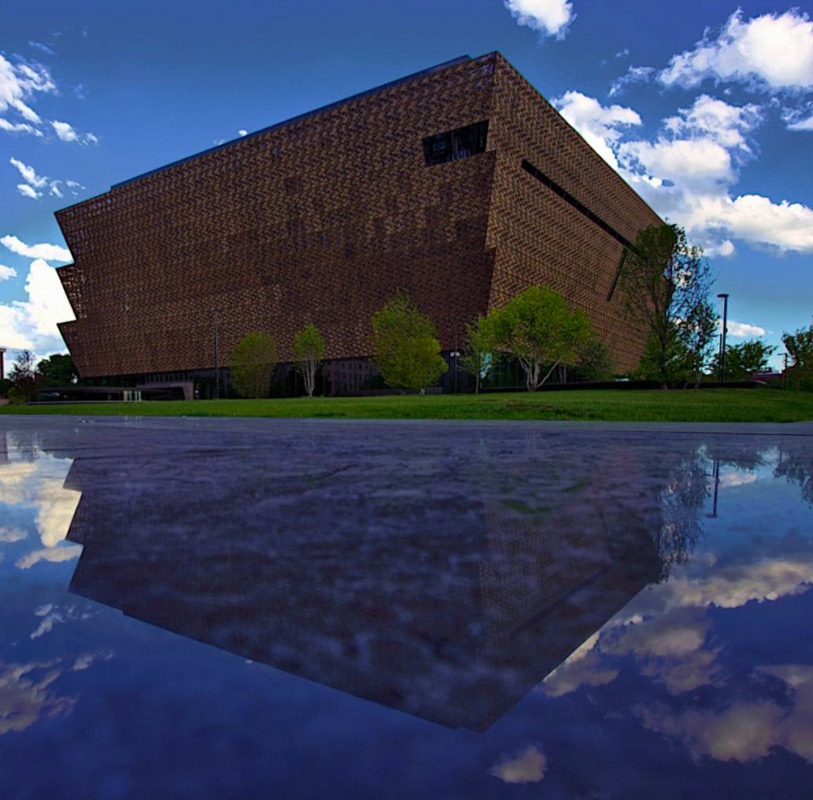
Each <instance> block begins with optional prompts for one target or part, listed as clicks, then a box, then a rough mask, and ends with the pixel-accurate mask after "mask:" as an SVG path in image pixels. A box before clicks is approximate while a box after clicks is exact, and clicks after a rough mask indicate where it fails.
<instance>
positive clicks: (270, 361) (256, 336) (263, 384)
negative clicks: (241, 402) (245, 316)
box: [229, 333, 277, 397]
mask: <svg viewBox="0 0 813 800" xmlns="http://www.w3.org/2000/svg"><path fill="white" fill-rule="evenodd" d="M276 365H277V345H276V343H275V342H274V340H273V339H272V338H271V337H270V336H269V335H268V334H267V333H249V334H248V335H247V336H244V337H243V338H242V339H241V340H240V343H239V344H238V345H237V347H235V348H234V353H233V355H232V358H231V364H230V365H229V366H230V368H231V376H232V386H233V387H234V391H235V392H237V394H239V395H240V396H241V397H268V395H269V394H270V391H271V376H272V375H273V374H274V368H275V367H276Z"/></svg>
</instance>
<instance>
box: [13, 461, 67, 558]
mask: <svg viewBox="0 0 813 800" xmlns="http://www.w3.org/2000/svg"><path fill="white" fill-rule="evenodd" d="M23 456H24V457H26V459H27V460H25V461H12V462H11V463H8V464H0V503H5V504H11V505H17V506H22V507H28V508H34V509H36V517H35V520H34V524H35V525H36V528H37V533H38V534H39V537H40V540H41V542H42V544H43V547H44V549H40V550H34V551H32V552H30V553H28V554H26V555H25V556H23V557H21V558H19V559H18V560H17V562H16V566H18V567H19V568H20V569H29V568H30V567H32V566H33V565H34V564H37V563H39V562H40V561H48V562H51V563H58V562H62V561H70V560H72V559H74V558H76V557H77V556H78V555H79V553H80V552H81V548H80V547H79V546H78V545H71V546H67V547H64V548H63V547H60V543H61V542H62V541H63V540H64V538H65V536H66V535H67V533H68V529H69V528H70V525H71V520H72V519H73V516H74V514H75V513H76V507H77V505H78V504H79V499H80V497H81V494H80V493H79V492H76V491H72V490H70V489H65V488H64V483H65V478H66V477H67V475H68V471H69V470H70V467H71V464H72V463H73V459H69V458H56V457H54V456H52V455H50V454H48V453H43V452H42V451H40V450H39V449H37V448H36V447H34V448H33V449H32V450H31V451H30V452H26V453H24V454H23ZM25 536H26V534H25V531H22V530H20V529H18V528H14V529H9V528H2V529H0V542H15V541H21V540H22V539H24V538H25Z"/></svg>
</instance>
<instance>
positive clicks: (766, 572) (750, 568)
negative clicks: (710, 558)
mask: <svg viewBox="0 0 813 800" xmlns="http://www.w3.org/2000/svg"><path fill="white" fill-rule="evenodd" d="M811 583H813V561H810V560H807V559H791V558H775V559H764V560H762V561H757V562H756V563H752V564H738V565H733V566H729V567H718V568H717V569H715V570H714V572H712V573H710V574H709V575H704V576H701V577H690V576H688V575H685V574H678V575H675V576H674V577H673V578H672V579H671V580H670V581H669V583H667V584H665V585H664V587H663V588H664V590H665V593H667V594H668V595H669V598H668V604H669V605H679V606H684V607H685V606H696V607H701V608H704V607H706V606H711V605H715V606H718V607H720V608H738V607H739V606H743V605H745V604H746V603H747V602H749V601H750V600H757V601H759V602H762V601H764V600H777V599H778V598H780V597H785V596H788V595H795V594H802V593H803V592H806V591H807V590H808V589H809V588H810V584H811Z"/></svg>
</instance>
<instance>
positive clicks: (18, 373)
mask: <svg viewBox="0 0 813 800" xmlns="http://www.w3.org/2000/svg"><path fill="white" fill-rule="evenodd" d="M36 363H37V357H36V356H35V355H34V354H33V353H32V352H31V351H30V350H21V351H20V352H19V353H18V354H17V358H16V359H15V360H14V363H13V364H12V366H11V369H10V370H9V373H8V377H9V380H10V381H11V382H12V383H13V384H14V388H15V389H16V390H17V392H19V394H20V395H22V396H23V397H25V399H26V400H31V399H32V398H33V397H34V395H36V393H37V370H36V367H35V365H36Z"/></svg>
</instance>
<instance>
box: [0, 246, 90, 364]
mask: <svg viewBox="0 0 813 800" xmlns="http://www.w3.org/2000/svg"><path fill="white" fill-rule="evenodd" d="M25 290H26V292H27V294H28V300H27V301H20V300H15V301H13V302H12V303H10V304H8V305H5V304H0V340H2V341H3V342H4V343H5V344H6V346H7V347H10V348H14V349H18V350H21V349H31V350H35V351H38V352H40V351H43V350H47V349H53V348H59V347H60V346H61V336H60V333H59V328H58V327H57V323H58V322H68V321H70V320H72V319H75V317H74V313H73V309H72V308H71V304H70V302H69V301H68V298H67V296H66V295H65V290H64V289H63V288H62V283H61V282H60V280H59V276H58V275H57V273H56V270H55V269H54V268H53V267H51V266H49V265H48V264H47V263H46V262H45V261H43V260H42V259H39V258H38V259H35V260H34V261H33V262H32V263H31V266H30V267H29V270H28V277H27V279H26V282H25Z"/></svg>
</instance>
